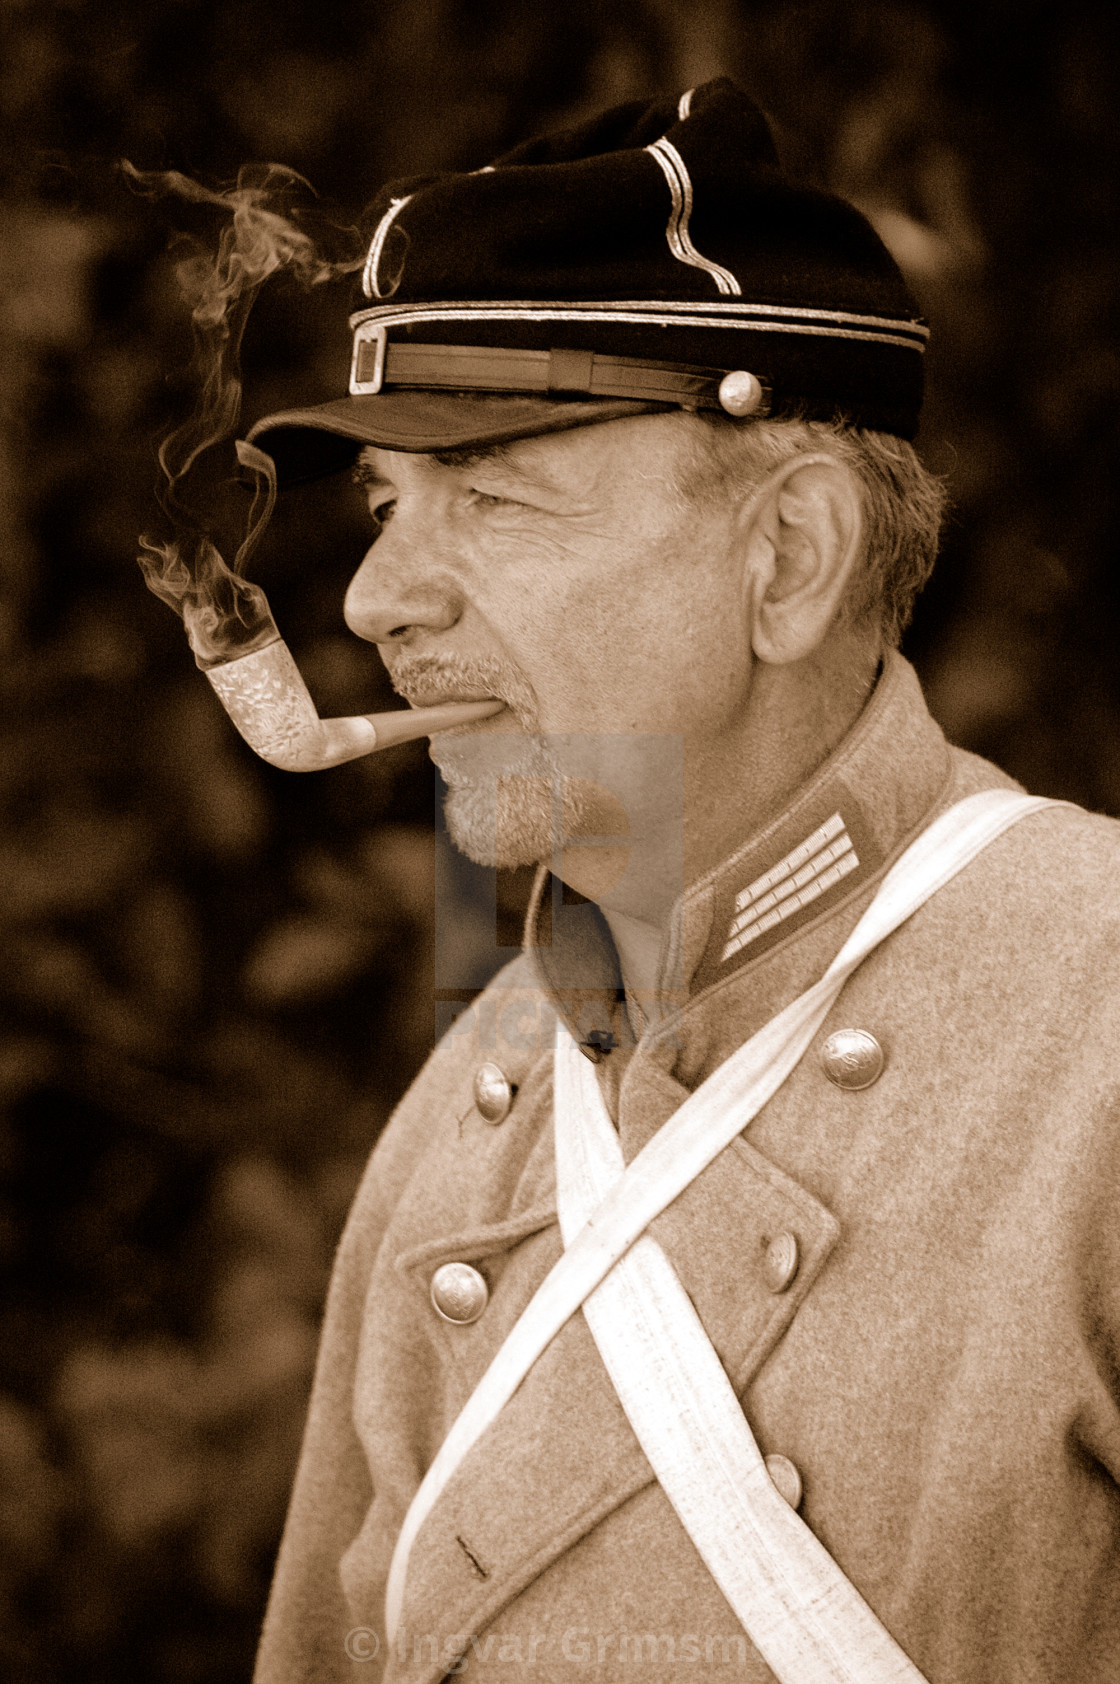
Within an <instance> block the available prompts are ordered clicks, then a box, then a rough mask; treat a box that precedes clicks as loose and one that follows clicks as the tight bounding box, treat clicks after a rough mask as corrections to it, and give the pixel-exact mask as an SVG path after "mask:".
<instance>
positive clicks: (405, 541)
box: [343, 498, 462, 644]
mask: <svg viewBox="0 0 1120 1684" xmlns="http://www.w3.org/2000/svg"><path fill="white" fill-rule="evenodd" d="M406 502H411V499H407V500H406V499H404V498H402V499H401V501H400V503H398V505H397V508H396V510H395V512H394V513H393V516H392V518H391V519H390V520H389V521H387V522H386V524H385V526H384V527H383V528H382V530H381V532H380V533H379V534H378V536H377V538H375V539H374V542H373V543H372V545H371V546H370V548H369V549H368V550H367V552H366V555H365V559H364V560H363V562H362V564H361V566H360V567H359V568H358V571H357V572H356V573H355V575H354V577H353V578H352V579H351V581H350V588H349V589H348V590H347V592H346V601H345V604H344V607H343V612H344V614H345V616H346V624H347V625H348V626H349V627H350V630H351V631H352V632H356V633H357V635H358V636H359V637H364V638H365V639H366V640H367V641H368V642H370V643H398V644H399V643H408V642H416V641H418V640H419V639H420V638H421V636H422V635H423V634H424V633H425V632H441V631H449V630H450V628H451V627H452V626H453V625H455V623H456V621H457V620H458V619H459V616H460V614H461V613H462V597H461V595H460V593H459V591H458V588H457V587H456V586H455V585H454V583H453V581H452V578H451V574H450V569H449V568H448V566H447V565H446V563H445V562H441V559H440V556H439V553H438V540H436V538H435V535H434V534H433V533H431V532H425V530H424V525H425V523H424V522H423V519H422V517H420V516H418V515H417V514H416V513H414V512H413V511H412V510H411V509H409V508H408V507H407V506H405V505H406Z"/></svg>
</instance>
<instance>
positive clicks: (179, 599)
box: [121, 162, 362, 668]
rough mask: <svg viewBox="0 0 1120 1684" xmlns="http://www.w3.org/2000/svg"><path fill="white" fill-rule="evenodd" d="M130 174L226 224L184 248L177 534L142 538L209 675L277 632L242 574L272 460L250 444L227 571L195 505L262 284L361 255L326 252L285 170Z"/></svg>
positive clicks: (310, 276) (165, 448) (343, 265)
mask: <svg viewBox="0 0 1120 1684" xmlns="http://www.w3.org/2000/svg"><path fill="white" fill-rule="evenodd" d="M121 167H122V170H123V172H124V174H125V175H126V176H127V178H128V179H129V181H130V182H131V183H132V185H133V186H134V187H135V189H136V190H137V191H138V192H141V193H144V194H146V195H148V196H151V197H164V196H168V195H170V196H173V197H175V198H177V199H179V200H180V201H182V202H184V203H186V204H190V205H196V206H202V207H207V208H211V209H213V211H214V212H215V213H216V214H217V216H218V217H219V218H220V230H219V233H218V236H217V240H216V244H215V245H214V246H212V247H211V248H210V249H207V248H206V247H204V246H203V245H202V244H200V243H199V242H198V241H197V240H195V239H193V238H188V237H187V236H186V235H179V236H177V237H176V241H175V244H176V245H179V246H183V247H185V248H186V249H185V250H184V252H183V255H182V256H180V257H179V258H178V260H177V262H176V264H175V275H176V280H177V282H178V286H179V291H180V294H181V296H182V299H183V302H184V304H185V306H186V307H187V309H188V311H189V313H190V319H191V326H192V330H193V336H194V354H193V358H192V364H191V382H192V385H193V386H194V389H195V392H196V401H195V404H194V407H193V409H192V410H191V413H190V414H189V415H188V416H187V418H186V420H185V421H183V422H181V423H180V425H179V426H177V427H175V428H174V429H173V430H172V431H171V432H170V433H169V434H168V435H167V437H166V438H165V439H164V440H163V443H162V444H161V445H160V447H159V465H160V469H161V475H162V477H161V482H160V489H159V501H160V504H161V506H162V508H163V510H164V512H165V513H166V515H167V516H168V518H169V519H170V520H171V522H172V524H173V526H174V529H175V536H174V537H173V538H171V539H169V540H167V541H160V540H157V539H152V538H147V537H142V538H141V540H140V544H141V553H140V555H139V557H138V560H139V563H140V567H141V570H142V571H143V574H144V578H145V580H146V582H147V585H148V588H149V589H150V590H151V591H153V592H154V593H155V595H156V596H158V597H159V598H160V599H161V601H163V602H166V603H168V604H169V605H170V606H171V607H172V608H174V609H175V611H176V612H177V613H178V614H181V615H182V617H183V622H184V625H185V627H186V630H187V635H188V637H189V639H190V644H191V648H192V649H193V650H194V653H195V659H196V661H197V662H198V664H199V666H201V667H203V668H208V667H213V666H216V665H220V664H222V663H223V662H226V661H230V660H235V659H237V658H239V657H240V656H242V655H247V654H250V653H252V652H253V651H254V650H257V649H261V648H264V647H265V646H266V645H267V644H269V643H272V642H275V641H276V639H277V638H278V637H279V635H280V634H279V632H278V631H277V629H276V624H275V622H274V620H273V618H272V614H271V612H270V610H269V606H268V602H267V599H266V597H265V594H264V592H263V591H262V590H261V588H260V586H259V585H256V584H254V583H252V582H251V581H250V580H247V579H246V578H244V576H243V573H244V568H245V565H246V563H247V562H248V560H249V557H250V555H251V553H252V551H253V549H254V548H255V546H256V544H257V541H258V539H259V538H260V535H261V533H262V531H263V530H264V527H265V525H266V524H267V521H268V518H269V515H270V514H271V512H272V505H273V502H274V500H275V495H276V484H275V475H274V473H273V471H272V464H271V462H270V461H269V459H268V458H267V457H266V456H264V455H263V454H262V453H261V452H260V451H255V450H252V449H251V447H250V448H248V449H246V448H244V447H243V448H241V449H240V450H239V452H238V454H239V457H240V460H241V462H242V465H243V466H245V467H248V468H250V469H251V470H252V471H253V472H254V473H255V475H256V481H257V483H256V495H255V497H254V500H253V506H252V509H251V510H250V514H249V519H248V524H247V529H246V533H245V537H244V539H243V540H242V542H241V544H240V546H239V548H238V550H237V553H236V555H235V557H234V561H233V565H232V567H230V566H229V565H227V563H226V562H225V560H224V559H223V557H222V555H221V554H220V553H219V551H218V549H217V547H216V546H215V545H214V543H213V542H212V540H211V539H210V538H209V537H208V536H207V534H206V532H205V531H204V530H203V529H202V524H201V522H200V521H199V519H198V517H197V516H196V514H195V513H194V512H193V511H192V510H191V508H190V505H189V503H188V501H187V498H186V495H185V482H186V479H187V476H188V475H189V473H190V470H191V468H192V467H193V466H194V464H195V463H196V462H197V461H198V459H199V457H200V456H201V455H202V454H203V452H204V451H206V450H208V449H209V448H210V447H211V446H212V445H215V444H217V443H219V442H220V441H222V440H223V439H227V438H229V437H230V436H231V435H232V434H233V433H234V431H235V429H236V427H237V423H238V420H239V418H240V414H241V345H242V340H243V338H244V334H245V326H246V323H247V321H248V319H249V313H250V311H251V309H252V307H253V303H254V301H255V299H256V297H257V295H258V293H259V292H260V289H261V287H262V286H263V285H264V284H265V282H266V281H267V280H269V279H270V278H271V277H272V276H274V275H277V274H280V273H285V274H288V275H291V276H293V277H294V278H295V279H296V280H297V281H298V282H299V283H300V284H301V285H303V286H307V287H312V286H319V285H321V284H322V283H323V282H325V281H331V280H335V279H337V278H339V277H341V276H343V275H345V274H348V273H352V272H353V271H354V270H355V269H357V268H360V266H361V261H362V259H361V258H360V257H352V256H351V257H347V258H345V259H343V260H342V261H338V262H336V261H333V260H331V259H330V258H328V257H326V256H325V255H324V254H323V253H322V252H321V251H320V249H319V247H318V245H317V243H316V241H315V240H314V239H313V238H312V236H311V235H310V234H309V233H307V232H306V230H305V229H304V228H301V227H300V226H299V223H298V222H297V221H296V216H297V215H298V211H297V210H296V208H295V206H294V199H295V196H296V194H297V191H298V190H300V189H306V188H307V183H306V182H305V181H304V180H303V178H302V177H301V176H299V175H297V174H296V173H295V171H293V170H290V169H287V168H285V167H284V166H283V165H280V164H265V165H260V166H247V167H245V168H243V169H242V170H241V171H240V173H239V175H238V178H237V183H236V185H235V186H234V187H231V188H226V189H224V190H217V189H213V188H209V187H205V186H203V185H202V184H201V183H199V182H196V181H192V180H191V179H190V178H189V177H188V176H185V175H183V174H181V173H180V172H179V171H178V170H161V171H142V170H138V169H136V168H134V166H133V165H132V164H130V163H128V162H124V163H122V166H121Z"/></svg>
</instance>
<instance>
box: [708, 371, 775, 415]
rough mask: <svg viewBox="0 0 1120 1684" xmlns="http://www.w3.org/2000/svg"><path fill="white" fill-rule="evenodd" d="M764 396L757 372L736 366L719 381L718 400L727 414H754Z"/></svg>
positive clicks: (759, 407) (760, 405) (760, 406)
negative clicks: (751, 372)
mask: <svg viewBox="0 0 1120 1684" xmlns="http://www.w3.org/2000/svg"><path fill="white" fill-rule="evenodd" d="M764 396H765V394H764V392H763V390H762V381H761V380H760V379H759V378H758V375H757V374H748V373H747V371H746V369H745V368H737V369H735V370H734V371H733V372H732V373H731V374H725V375H724V377H723V379H722V380H721V381H720V383H719V401H720V403H721V404H722V406H723V408H724V409H725V410H726V411H727V413H728V415H738V416H744V415H756V414H757V413H758V411H759V410H760V409H761V408H762V400H763V397H764Z"/></svg>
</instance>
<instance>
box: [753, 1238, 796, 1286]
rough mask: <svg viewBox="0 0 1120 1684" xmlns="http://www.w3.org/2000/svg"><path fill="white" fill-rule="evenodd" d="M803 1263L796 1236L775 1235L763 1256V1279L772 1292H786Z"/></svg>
mask: <svg viewBox="0 0 1120 1684" xmlns="http://www.w3.org/2000/svg"><path fill="white" fill-rule="evenodd" d="M800 1262H801V1253H800V1251H799V1250H798V1245H797V1235H796V1234H789V1233H783V1234H775V1236H774V1238H773V1239H772V1240H771V1241H770V1244H769V1245H768V1246H767V1247H766V1250H765V1251H764V1252H763V1254H762V1278H763V1279H764V1280H765V1282H766V1284H767V1286H768V1287H769V1288H770V1291H771V1292H784V1291H785V1289H786V1287H787V1286H788V1285H789V1283H790V1281H792V1279H793V1277H794V1275H796V1273H797V1266H798V1264H799V1263H800Z"/></svg>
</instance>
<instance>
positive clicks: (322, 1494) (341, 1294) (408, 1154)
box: [254, 1077, 427, 1684]
mask: <svg viewBox="0 0 1120 1684" xmlns="http://www.w3.org/2000/svg"><path fill="white" fill-rule="evenodd" d="M422 1095H423V1078H422V1077H421V1078H418V1080H417V1082H416V1083H415V1084H414V1086H413V1088H412V1090H411V1091H410V1093H409V1094H407V1095H406V1096H405V1099H404V1100H403V1101H402V1103H401V1105H400V1106H399V1107H398V1109H397V1111H396V1113H395V1114H394V1116H393V1117H392V1118H391V1119H390V1122H389V1125H388V1127H387V1128H386V1130H385V1132H384V1134H383V1135H382V1137H381V1139H380V1141H379V1142H378V1144H377V1147H376V1148H375V1150H374V1152H373V1154H372V1156H371V1158H370V1161H369V1164H368V1166H367V1168H366V1172H365V1175H364V1176H363V1178H362V1183H361V1185H360V1187H359V1189H358V1192H357V1195H356V1197H355V1200H354V1205H353V1208H352V1209H351V1212H350V1216H349V1218H348V1220H347V1223H346V1228H345V1231H344V1233H343V1236H342V1240H341V1242H340V1244H339V1248H338V1254H337V1256H336V1258H335V1265H334V1270H333V1274H332V1277H331V1286H330V1292H329V1294H328V1296H327V1307H326V1314H325V1317H324V1322H323V1332H322V1338H321V1341H320V1346H319V1357H318V1362H317V1364H316V1370H315V1380H314V1384H313V1387H312V1392H311V1403H310V1408H309V1411H308V1416H307V1425H306V1428H305V1431H304V1438H303V1446H302V1449H301V1452H300V1459H299V1466H298V1468H297V1471H296V1479H295V1486H294V1489H293V1492H292V1500H291V1504H290V1506H289V1509H288V1517H287V1521H286V1524H285V1527H284V1536H283V1540H282V1542H281V1545H280V1554H279V1557H278V1559H277V1563H276V1572H275V1576H274V1578H273V1582H272V1591H271V1595H270V1597H269V1604H268V1611H267V1614H266V1616H265V1623H264V1630H263V1633H262V1636H261V1643H260V1649H259V1652H258V1655H257V1668H256V1672H255V1674H254V1684H343V1681H350V1680H353V1679H357V1678H361V1679H362V1681H363V1684H374V1680H375V1679H376V1677H377V1676H378V1674H379V1672H380V1667H379V1666H376V1665H375V1666H370V1665H368V1664H364V1665H363V1664H356V1663H355V1661H353V1660H351V1659H350V1658H349V1657H348V1655H347V1653H346V1648H345V1638H346V1633H347V1630H348V1627H349V1625H350V1619H349V1614H348V1611H347V1607H346V1603H345V1600H344V1598H343V1594H342V1588H341V1584H340V1582H339V1562H340V1561H341V1559H342V1556H343V1555H344V1554H345V1552H346V1550H347V1548H348V1546H349V1544H350V1543H351V1541H352V1540H353V1539H354V1538H355V1537H356V1536H357V1534H358V1532H360V1530H361V1527H362V1522H363V1520H364V1519H365V1515H366V1511H367V1509H368V1508H369V1505H370V1502H371V1501H372V1497H373V1492H372V1488H371V1484H370V1476H369V1468H368V1465H367V1462H366V1457H365V1453H364V1451H363V1449H362V1446H361V1443H360V1442H359V1439H358V1436H357V1433H356V1431H355V1428H354V1419H353V1414H354V1382H355V1373H356V1367H357V1360H358V1346H359V1340H360V1338H361V1331H362V1321H363V1315H364V1310H365V1301H366V1294H367V1290H368V1285H369V1280H370V1275H371V1273H372V1270H373V1266H374V1262H375V1260H376V1257H377V1253H378V1250H379V1247H380V1245H381V1241H382V1238H383V1235H384V1233H385V1229H386V1226H387V1223H388V1221H389V1218H390V1217H391V1216H392V1213H393V1211H394V1209H395V1207H396V1204H397V1202H398V1200H399V1198H400V1196H401V1194H402V1192H403V1190H404V1188H405V1186H406V1185H407V1182H408V1180H409V1178H410V1176H411V1174H412V1171H413V1168H414V1167H415V1164H416V1161H417V1160H418V1158H419V1157H420V1156H421V1155H422V1153H423V1151H424V1147H425V1136H426V1130H425V1128H424V1114H425V1112H426V1109H427V1108H426V1106H425V1105H424V1104H423V1102H422Z"/></svg>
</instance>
